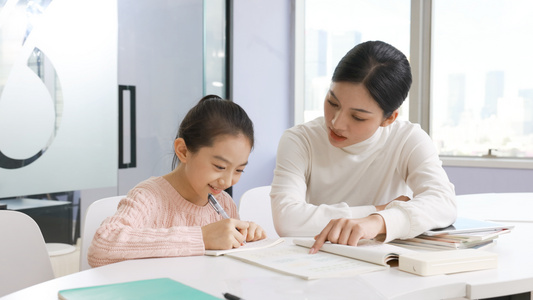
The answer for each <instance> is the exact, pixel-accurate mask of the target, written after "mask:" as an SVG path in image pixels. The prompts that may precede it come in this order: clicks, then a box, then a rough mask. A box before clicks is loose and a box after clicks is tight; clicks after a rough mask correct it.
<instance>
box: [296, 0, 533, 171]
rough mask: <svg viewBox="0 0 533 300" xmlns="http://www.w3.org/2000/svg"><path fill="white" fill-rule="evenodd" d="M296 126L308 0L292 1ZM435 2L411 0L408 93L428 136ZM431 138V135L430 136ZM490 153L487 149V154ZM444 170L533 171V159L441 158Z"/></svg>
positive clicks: (299, 118)
mask: <svg viewBox="0 0 533 300" xmlns="http://www.w3.org/2000/svg"><path fill="white" fill-rule="evenodd" d="M293 5H294V10H293V13H294V16H293V22H294V24H293V30H294V31H293V35H294V38H293V66H292V73H293V84H294V90H293V91H294V94H293V99H294V124H293V125H295V124H300V123H303V121H304V116H303V112H304V103H305V93H304V90H305V85H304V84H305V81H304V74H305V38H304V37H305V0H293ZM432 19H433V0H411V32H410V34H411V36H410V53H409V54H410V64H411V70H412V74H413V84H412V86H411V90H410V92H409V121H411V122H413V123H418V124H420V126H421V128H422V129H423V130H424V131H426V132H427V133H428V134H429V133H430V132H431V131H430V124H431V122H430V118H431V114H430V111H431V110H430V109H431V42H432V35H431V31H432V27H431V26H432ZM430 136H431V135H430ZM488 151H489V149H487V152H488ZM439 157H440V159H441V160H442V162H443V166H450V167H477V168H506V169H533V158H518V157H516V158H512V157H498V156H492V157H477V156H449V155H440V156H439Z"/></svg>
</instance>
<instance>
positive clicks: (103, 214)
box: [80, 195, 125, 271]
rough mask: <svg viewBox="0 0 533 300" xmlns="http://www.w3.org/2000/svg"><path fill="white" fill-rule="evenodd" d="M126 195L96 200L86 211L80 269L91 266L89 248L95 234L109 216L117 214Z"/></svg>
mask: <svg viewBox="0 0 533 300" xmlns="http://www.w3.org/2000/svg"><path fill="white" fill-rule="evenodd" d="M124 197H125V196H124V195H122V196H113V197H108V198H103V199H100V200H96V201H94V202H93V203H91V205H89V207H88V208H87V212H86V213H85V222H84V224H83V230H82V233H81V234H82V235H81V247H80V271H83V270H87V269H90V268H91V266H89V262H88V261H87V251H88V249H89V245H91V242H92V240H93V237H94V234H95V233H96V230H97V229H98V227H100V225H101V224H102V222H103V221H104V220H105V219H106V218H107V217H109V216H112V215H113V214H115V212H116V211H117V206H118V203H119V202H120V200H122V199H123V198H124Z"/></svg>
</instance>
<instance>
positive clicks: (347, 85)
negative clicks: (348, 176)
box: [324, 82, 398, 148]
mask: <svg viewBox="0 0 533 300" xmlns="http://www.w3.org/2000/svg"><path fill="white" fill-rule="evenodd" d="M397 115H398V112H397V111H395V112H394V113H393V114H392V115H391V116H390V117H389V118H385V117H384V116H383V110H382V109H381V107H379V105H378V104H377V102H376V101H374V99H373V98H372V96H370V93H369V92H368V90H367V89H366V88H365V87H364V85H363V84H361V83H351V82H333V83H331V86H330V90H329V91H328V94H327V95H326V99H325V101H324V118H325V120H326V126H327V128H328V138H329V142H330V143H331V145H333V146H335V147H337V148H343V147H347V146H350V145H354V144H357V143H360V142H362V141H364V140H366V139H368V138H370V137H371V136H372V135H373V134H374V133H375V132H376V130H377V129H378V127H380V126H388V125H390V124H391V123H392V122H394V120H395V119H396V116H397Z"/></svg>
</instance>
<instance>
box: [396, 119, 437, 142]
mask: <svg viewBox="0 0 533 300" xmlns="http://www.w3.org/2000/svg"><path fill="white" fill-rule="evenodd" d="M388 127H389V132H390V136H391V137H395V138H402V139H413V138H414V139H425V138H429V135H428V134H427V133H426V132H425V131H424V130H423V129H422V127H420V124H417V123H411V122H409V121H407V120H396V121H395V122H394V123H392V124H391V125H389V126H388Z"/></svg>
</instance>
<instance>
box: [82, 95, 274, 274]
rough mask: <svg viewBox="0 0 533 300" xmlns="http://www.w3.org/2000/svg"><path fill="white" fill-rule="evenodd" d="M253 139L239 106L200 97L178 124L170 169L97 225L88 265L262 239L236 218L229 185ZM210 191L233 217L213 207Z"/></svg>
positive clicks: (242, 165)
mask: <svg viewBox="0 0 533 300" xmlns="http://www.w3.org/2000/svg"><path fill="white" fill-rule="evenodd" d="M253 144H254V136H253V124H252V121H251V120H250V119H249V118H248V116H247V114H246V112H245V111H244V110H243V109H242V108H241V107H240V106H239V105H237V104H235V103H233V102H231V101H228V100H223V99H221V98H220V97H218V96H213V95H209V96H206V97H204V98H202V99H201V100H200V101H199V103H198V104H197V105H196V106H195V107H193V108H192V109H191V110H190V111H189V112H188V113H187V115H186V116H185V118H184V119H183V121H182V123H181V125H180V128H179V131H178V135H177V136H176V139H175V141H174V152H175V156H174V160H173V162H172V168H173V171H172V172H170V173H168V174H166V175H164V176H161V177H151V178H149V179H147V180H145V181H143V182H141V183H139V184H138V185H137V186H136V187H135V188H133V189H132V190H131V191H129V192H128V194H127V196H126V197H125V198H124V199H122V200H121V201H120V203H119V205H118V209H117V212H116V214H115V215H114V216H112V217H109V218H107V219H106V220H105V221H104V222H103V223H102V225H101V226H100V228H99V229H98V230H97V232H96V234H95V236H94V239H93V241H92V244H91V245H90V247H89V250H88V261H89V264H90V265H91V266H92V267H97V266H102V265H106V264H110V263H114V262H119V261H123V260H127V259H136V258H149V257H171V256H189V255H203V254H204V251H205V250H206V249H231V248H237V247H239V246H240V245H242V244H243V243H244V242H245V241H256V240H260V239H264V238H265V237H266V234H265V232H264V231H263V229H262V228H261V227H259V226H258V225H256V224H255V223H252V222H245V221H240V220H239V219H238V213H237V208H236V206H235V203H234V202H233V200H232V198H231V196H229V195H228V194H227V193H226V192H225V191H224V190H225V189H227V188H229V187H231V186H232V185H234V184H236V183H237V182H238V181H239V178H240V177H241V175H242V173H243V171H244V168H245V167H246V164H247V163H248V156H249V155H250V151H251V149H252V148H253ZM178 160H179V163H177V162H178ZM176 165H177V167H176ZM208 194H212V195H213V196H215V198H216V199H217V200H218V202H219V204H220V205H221V206H222V208H223V209H224V210H225V211H226V213H227V214H228V215H229V217H230V218H228V219H223V218H222V216H221V215H219V214H218V213H217V212H216V211H215V210H214V209H213V207H211V205H208Z"/></svg>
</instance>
